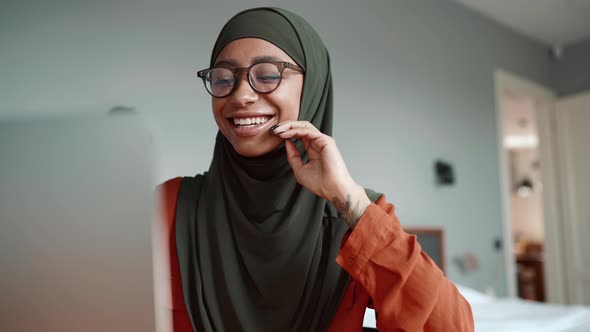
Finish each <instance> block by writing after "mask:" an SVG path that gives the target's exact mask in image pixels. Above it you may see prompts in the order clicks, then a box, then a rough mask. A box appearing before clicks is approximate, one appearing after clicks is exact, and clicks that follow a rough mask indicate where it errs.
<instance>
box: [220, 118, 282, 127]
mask: <svg viewBox="0 0 590 332" xmlns="http://www.w3.org/2000/svg"><path fill="white" fill-rule="evenodd" d="M272 118H273V116H268V115H265V116H256V117H250V118H231V119H230V122H231V123H233V124H234V126H236V127H256V126H260V125H263V124H265V123H267V122H268V121H269V120H270V119H272Z"/></svg>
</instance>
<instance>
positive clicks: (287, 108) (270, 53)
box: [212, 38, 304, 157]
mask: <svg viewBox="0 0 590 332" xmlns="http://www.w3.org/2000/svg"><path fill="white" fill-rule="evenodd" d="M261 60H274V61H287V62H290V63H292V64H295V61H293V59H291V57H290V56H289V55H287V54H286V53H285V52H283V51H282V50H281V49H280V48H278V47H276V46H275V45H273V44H272V43H269V42H267V41H265V40H262V39H258V38H243V39H238V40H234V41H233V42H231V43H229V44H227V45H226V46H225V47H224V48H223V50H222V51H221V53H219V55H218V56H217V59H216V60H215V65H216V66H217V65H223V66H226V67H227V66H229V67H232V68H235V67H248V66H250V65H251V64H253V63H257V62H261ZM303 78H304V76H303V75H302V74H301V73H299V72H297V71H295V70H292V69H285V71H284V72H283V79H282V81H281V83H280V85H279V86H278V88H277V89H276V90H274V91H273V92H271V93H268V94H261V93H258V92H256V91H255V90H253V89H252V87H251V86H250V84H248V77H247V75H246V73H245V72H240V73H239V74H238V82H237V83H236V84H237V86H236V87H235V89H234V91H233V92H232V93H231V94H230V95H229V96H227V97H224V98H215V97H212V106H213V115H214V116H215V122H217V126H218V127H219V130H220V131H221V133H222V134H223V135H224V136H225V138H227V140H228V141H230V143H231V144H232V145H233V147H234V149H235V150H236V151H237V153H238V154H240V155H242V156H246V157H255V156H260V155H263V154H265V153H268V152H270V151H272V150H273V149H275V148H276V147H277V146H279V145H280V144H281V143H282V141H283V140H282V139H281V138H279V137H277V136H275V135H273V134H271V133H270V132H269V129H270V127H272V126H274V125H275V124H277V123H280V122H283V121H287V120H297V117H298V116H299V105H300V101H301V91H302V88H303ZM246 119H250V122H252V123H254V122H262V123H261V124H250V125H236V123H235V122H234V121H238V122H242V123H244V122H248V121H247V120H246Z"/></svg>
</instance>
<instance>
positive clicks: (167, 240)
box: [157, 177, 193, 332]
mask: <svg viewBox="0 0 590 332" xmlns="http://www.w3.org/2000/svg"><path fill="white" fill-rule="evenodd" d="M181 182H182V178H181V177H177V178H174V179H171V180H168V181H166V182H164V183H163V184H161V185H159V186H158V188H157V194H158V196H159V197H158V198H159V200H160V218H158V221H159V225H158V227H157V231H158V232H159V233H160V234H159V235H158V236H157V238H158V241H159V242H160V243H158V248H159V249H161V250H162V251H163V253H161V254H163V256H164V258H163V259H164V260H165V263H164V264H162V265H161V266H162V269H163V270H164V271H163V273H164V276H163V278H165V280H163V281H164V282H163V284H165V285H167V286H169V287H170V289H169V292H164V293H163V294H162V295H161V296H160V298H161V299H162V301H163V302H161V303H159V305H160V309H161V310H164V312H165V313H164V314H165V315H166V317H167V320H168V319H169V320H171V322H169V323H170V325H172V331H174V332H192V331H193V327H192V324H191V321H190V319H189V316H188V312H187V311H186V306H185V304H184V296H183V293H182V281H181V279H180V266H179V263H178V255H177V252H176V233H175V231H174V230H175V223H176V201H177V197H178V190H179V188H180V184H181ZM166 325H168V323H166ZM163 330H167V329H163Z"/></svg>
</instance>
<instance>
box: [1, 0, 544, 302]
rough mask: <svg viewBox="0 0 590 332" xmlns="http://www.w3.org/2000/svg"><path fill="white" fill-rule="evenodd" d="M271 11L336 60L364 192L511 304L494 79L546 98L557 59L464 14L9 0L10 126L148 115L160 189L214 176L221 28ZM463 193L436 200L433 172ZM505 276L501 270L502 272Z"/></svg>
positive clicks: (338, 90)
mask: <svg viewBox="0 0 590 332" xmlns="http://www.w3.org/2000/svg"><path fill="white" fill-rule="evenodd" d="M261 4H273V5H278V6H282V7H285V8H287V9H291V10H294V11H296V12H298V13H300V14H301V15H302V16H303V17H305V18H307V19H308V20H309V21H310V22H311V23H312V25H314V26H315V27H316V28H317V30H318V31H319V33H320V35H321V36H322V37H323V38H324V41H325V43H326V44H327V46H328V48H329V50H330V52H331V57H332V64H333V75H334V87H335V107H336V108H335V124H334V129H335V130H334V132H335V135H334V136H335V138H336V140H337V142H338V144H339V146H340V148H341V150H342V153H343V155H344V157H345V160H346V161H347V163H348V165H349V168H350V170H351V173H352V174H353V176H354V177H355V178H356V179H357V181H358V182H359V183H361V184H363V185H365V186H367V187H370V188H373V189H375V190H377V191H381V192H385V193H386V194H387V195H388V197H389V199H390V201H392V202H394V203H395V204H396V206H397V208H398V215H399V216H400V219H401V221H402V223H406V224H411V225H435V226H436V225H442V226H444V227H445V229H446V232H447V256H448V258H449V261H451V258H452V257H454V256H456V255H460V254H462V253H463V252H464V251H466V250H469V251H472V252H474V253H475V254H476V255H477V256H478V257H479V259H480V263H481V269H480V270H479V271H477V272H475V273H472V274H469V275H462V274H460V272H459V270H458V269H457V268H456V267H455V266H454V265H452V264H449V269H448V275H449V276H450V278H451V279H453V280H455V281H458V282H461V283H464V284H467V285H470V286H473V287H477V288H480V289H484V288H485V287H487V286H492V287H495V288H496V290H497V292H498V293H499V294H503V293H504V292H505V282H504V280H502V278H499V277H498V276H501V275H502V274H503V273H504V272H503V269H504V265H503V263H502V260H501V259H502V258H501V255H500V254H499V253H497V252H495V251H494V250H493V247H492V243H493V240H494V239H495V238H496V237H501V234H502V229H501V227H502V226H501V225H502V223H501V200H500V186H499V183H500V180H499V168H498V153H497V152H498V149H497V137H496V122H495V119H496V117H495V105H494V85H493V70H494V69H495V68H497V67H502V68H504V69H507V70H509V71H511V72H514V73H517V74H519V75H521V76H524V77H527V78H529V79H531V80H534V81H538V82H540V83H541V84H547V80H548V76H549V75H548V71H549V70H548V67H549V65H548V62H547V59H546V52H545V50H544V48H543V47H542V46H541V45H538V44H536V43H534V42H532V41H529V40H528V39H526V38H524V37H520V36H518V35H516V34H514V33H512V32H510V31H508V30H506V29H505V28H502V27H500V26H498V25H496V24H494V23H492V22H491V21H489V20H487V19H485V18H483V17H481V16H479V15H477V14H475V13H473V12H471V11H469V10H467V9H464V8H463V7H460V6H459V5H457V4H455V3H454V2H450V1H440V0H416V1H403V0H398V1H393V0H373V1H363V2H361V1H352V0H344V1H342V0H325V1H311V0H302V1H288V0H282V1H274V2H273V1H255V0H248V1H239V2H237V1H229V0H223V1H219V0H218V1H202V0H201V1H182V0H174V1H166V2H164V1H161V2H156V1H139V0H122V1H113V0H111V1H101V2H98V1H96V2H94V3H84V2H81V1H68V0H57V1H53V2H51V5H49V4H48V3H46V2H41V1H39V2H38V3H36V4H32V3H30V2H21V1H11V2H8V3H6V4H5V5H3V7H2V11H1V12H0V115H7V114H9V113H14V112H28V113H32V112H55V111H57V110H69V111H85V110H105V111H106V110H108V109H109V108H110V107H112V106H113V105H118V104H124V105H131V106H135V107H136V108H137V110H138V111H140V112H142V113H144V114H145V115H147V116H148V118H149V120H150V123H151V124H152V126H153V130H154V136H155V141H156V143H157V145H158V147H159V151H160V156H161V159H160V172H159V174H160V176H159V178H158V180H159V181H162V180H164V179H167V178H170V177H173V176H178V175H192V174H195V173H197V172H202V171H204V170H206V169H207V168H208V166H209V162H210V158H211V153H212V148H213V141H214V136H215V133H216V127H215V123H214V121H213V118H212V116H211V114H210V106H209V97H208V95H207V94H206V92H205V91H204V90H203V87H202V83H201V82H200V81H198V80H197V78H196V77H195V72H196V70H197V69H201V68H204V67H206V66H207V64H208V60H209V52H210V50H211V48H212V46H213V43H214V41H215V38H216V36H217V33H218V31H219V29H220V28H221V27H222V25H223V23H224V22H225V21H226V20H227V19H228V18H229V17H231V16H232V15H233V14H235V13H236V12H237V11H239V10H241V9H244V8H247V7H252V6H256V5H261ZM436 158H443V159H445V160H447V161H450V162H451V163H452V164H453V165H454V166H455V170H456V176H457V184H456V185H455V186H453V187H446V188H441V187H437V186H435V184H434V183H435V181H434V176H433V165H432V164H433V162H434V160H435V159H436ZM498 269H499V270H498Z"/></svg>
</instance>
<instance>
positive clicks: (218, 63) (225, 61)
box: [213, 60, 236, 67]
mask: <svg viewBox="0 0 590 332" xmlns="http://www.w3.org/2000/svg"><path fill="white" fill-rule="evenodd" d="M220 65H224V66H233V67H236V62H235V61H233V60H221V61H217V62H216V63H215V64H214V65H213V67H217V66H220Z"/></svg>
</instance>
